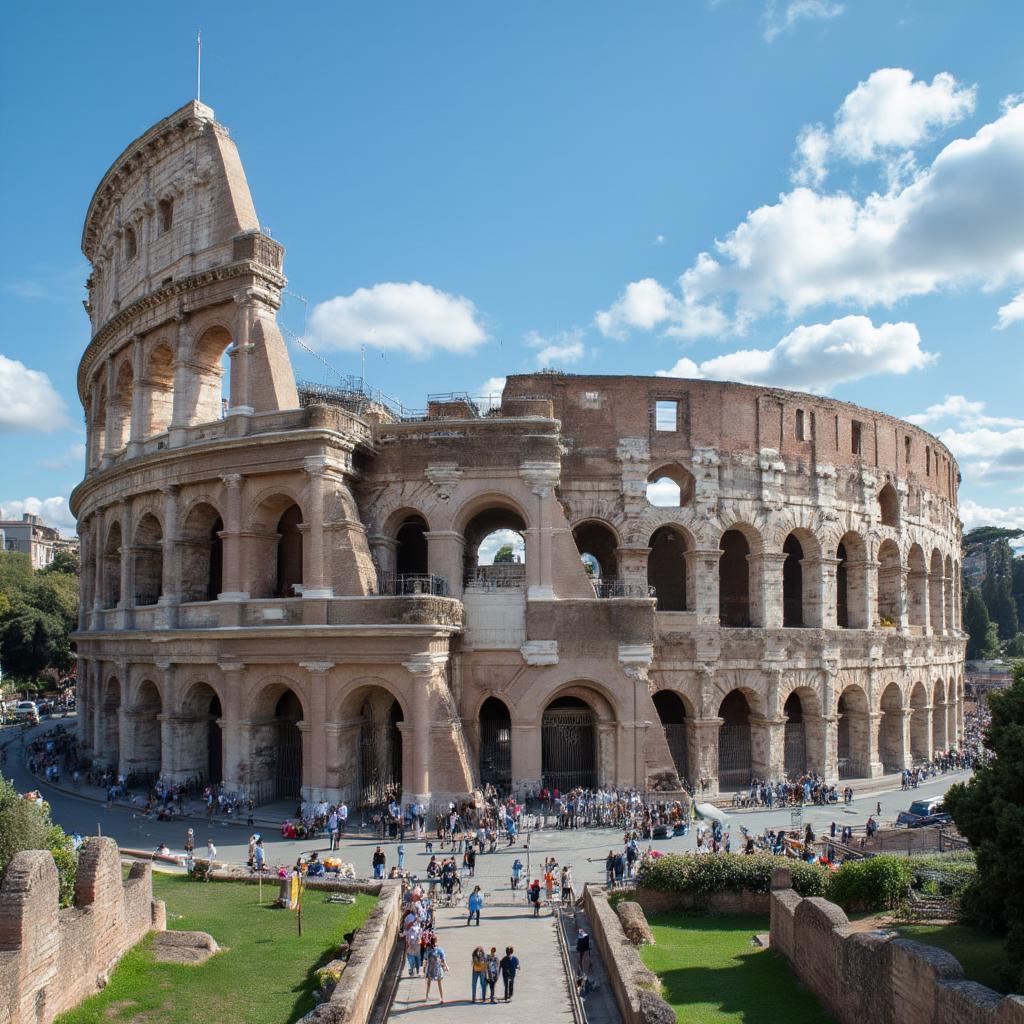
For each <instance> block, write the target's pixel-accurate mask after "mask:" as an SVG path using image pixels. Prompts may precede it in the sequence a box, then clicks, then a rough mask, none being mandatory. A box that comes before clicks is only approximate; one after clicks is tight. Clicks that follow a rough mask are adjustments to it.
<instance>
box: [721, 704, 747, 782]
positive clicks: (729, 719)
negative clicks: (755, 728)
mask: <svg viewBox="0 0 1024 1024" xmlns="http://www.w3.org/2000/svg"><path fill="white" fill-rule="evenodd" d="M718 717H719V718H721V719H722V724H721V725H720V726H719V727H718V785H719V788H721V789H742V788H745V787H746V786H749V785H750V777H751V773H752V754H751V744H750V705H749V704H748V703H747V698H746V697H744V696H743V694H742V693H740V691H739V690H733V691H732V693H730V694H729V695H728V696H727V697H726V698H725V700H723V701H722V703H721V706H720V707H719V709H718Z"/></svg>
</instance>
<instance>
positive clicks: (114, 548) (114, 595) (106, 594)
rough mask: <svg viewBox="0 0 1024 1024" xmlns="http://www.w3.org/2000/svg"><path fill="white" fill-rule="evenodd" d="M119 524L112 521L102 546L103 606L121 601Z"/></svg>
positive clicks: (107, 606) (113, 605) (116, 604)
mask: <svg viewBox="0 0 1024 1024" xmlns="http://www.w3.org/2000/svg"><path fill="white" fill-rule="evenodd" d="M121 555H122V540H121V524H120V523H116V522H115V523H114V524H113V525H112V526H111V527H110V530H109V532H108V533H107V543H106V545H105V546H104V548H103V607H104V608H116V607H117V606H118V605H119V604H120V603H121Z"/></svg>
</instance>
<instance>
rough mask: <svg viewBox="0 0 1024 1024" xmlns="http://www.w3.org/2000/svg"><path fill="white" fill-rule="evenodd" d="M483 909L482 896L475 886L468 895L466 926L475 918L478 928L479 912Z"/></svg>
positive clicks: (478, 887)
mask: <svg viewBox="0 0 1024 1024" xmlns="http://www.w3.org/2000/svg"><path fill="white" fill-rule="evenodd" d="M483 907H484V894H483V893H482V892H481V891H480V886H479V885H478V886H475V887H474V889H473V891H472V892H471V893H470V894H469V916H468V917H467V918H466V924H467V925H469V924H472V923H473V918H474V917H475V918H476V924H477V927H478V928H479V927H480V911H481V910H483Z"/></svg>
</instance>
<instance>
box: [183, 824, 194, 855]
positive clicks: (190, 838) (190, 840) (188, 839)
mask: <svg viewBox="0 0 1024 1024" xmlns="http://www.w3.org/2000/svg"><path fill="white" fill-rule="evenodd" d="M195 848H196V836H195V833H194V832H193V831H192V829H189V830H188V831H187V832H186V833H185V854H186V855H189V854H192V853H194V852H195Z"/></svg>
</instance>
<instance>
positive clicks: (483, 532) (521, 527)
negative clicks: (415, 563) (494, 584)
mask: <svg viewBox="0 0 1024 1024" xmlns="http://www.w3.org/2000/svg"><path fill="white" fill-rule="evenodd" d="M470 508H471V509H476V511H475V512H473V513H472V514H471V515H469V517H468V518H465V517H464V516H462V515H460V517H459V519H460V521H461V522H462V527H461V529H460V532H461V533H462V535H463V538H464V540H465V547H464V549H463V559H464V561H463V569H464V572H465V578H466V584H467V585H470V584H472V583H476V582H480V581H481V579H483V580H484V581H487V582H489V581H490V580H491V579H492V578H494V579H496V578H498V577H500V578H501V579H503V580H505V581H506V582H513V581H519V582H520V583H525V580H526V567H525V562H526V540H525V537H526V530H527V527H528V522H527V519H526V517H525V516H524V515H523V514H522V513H521V512H520V510H519V509H518V507H517V505H516V503H515V502H513V501H511V500H508V499H506V498H504V497H501V496H498V497H493V496H492V498H491V499H490V500H488V499H487V498H486V497H485V496H480V497H479V498H478V499H475V500H474V501H473V502H472V503H470ZM516 535H518V537H519V538H522V546H521V548H520V551H521V554H519V553H515V554H514V555H513V557H514V558H520V559H521V561H519V562H510V563H503V564H501V565H490V567H488V566H489V563H487V562H486V560H485V561H483V562H481V549H482V548H484V544H485V542H489V543H490V546H492V547H494V548H495V550H497V549H499V548H500V547H502V546H504V545H505V544H512V546H513V549H515V548H519V547H520V546H519V544H518V542H517V541H516ZM494 556H495V551H490V552H486V553H485V554H484V556H483V557H484V559H486V558H488V557H489V558H491V559H492V560H493V558H494Z"/></svg>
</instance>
